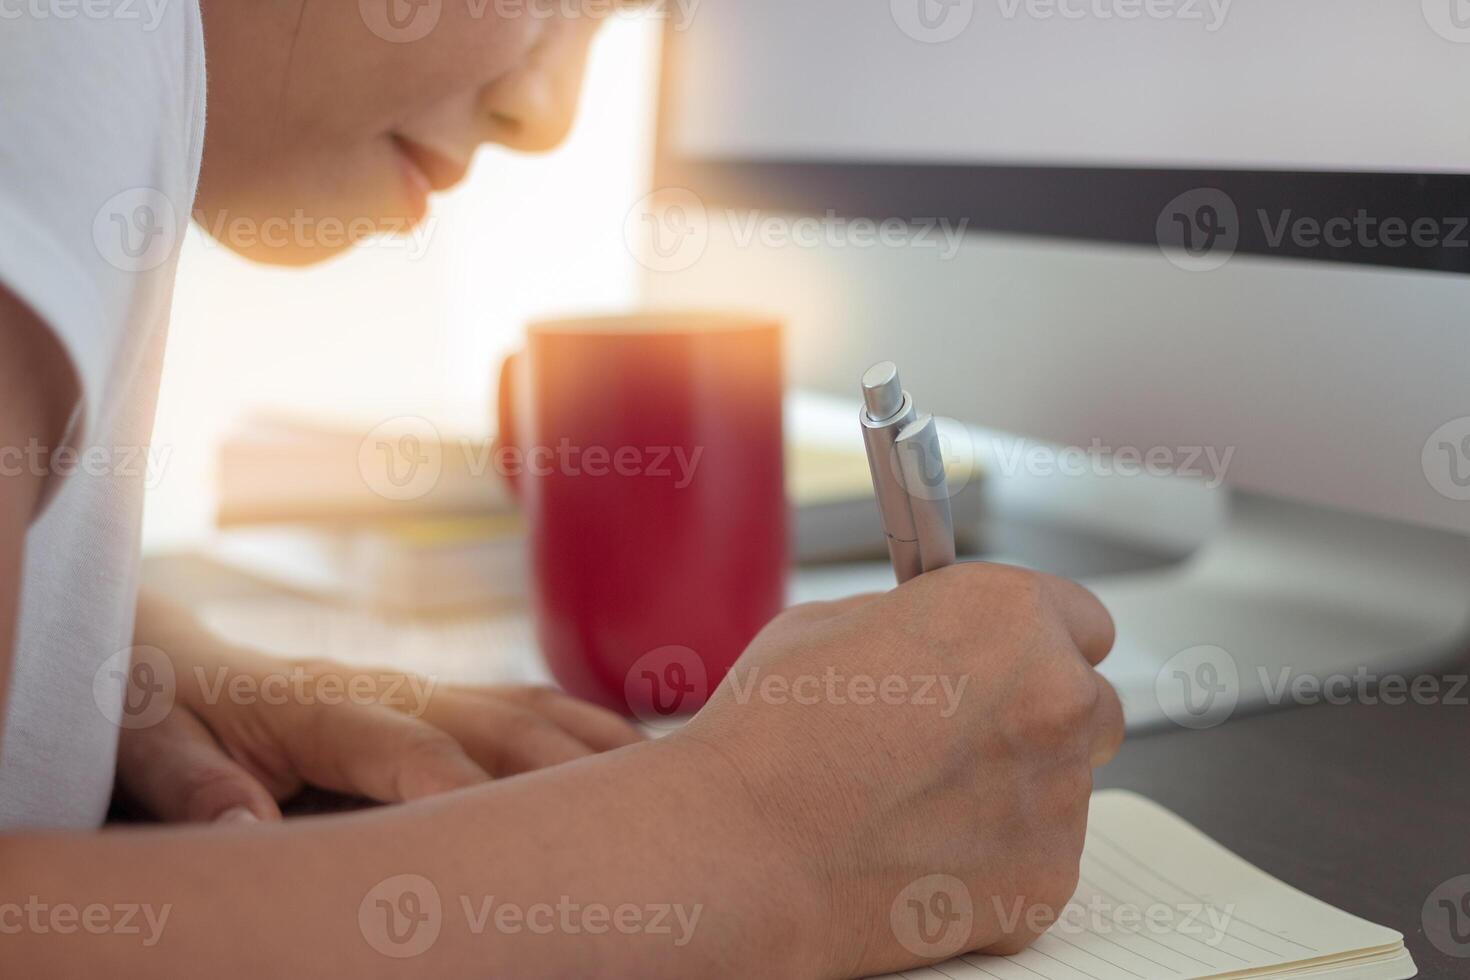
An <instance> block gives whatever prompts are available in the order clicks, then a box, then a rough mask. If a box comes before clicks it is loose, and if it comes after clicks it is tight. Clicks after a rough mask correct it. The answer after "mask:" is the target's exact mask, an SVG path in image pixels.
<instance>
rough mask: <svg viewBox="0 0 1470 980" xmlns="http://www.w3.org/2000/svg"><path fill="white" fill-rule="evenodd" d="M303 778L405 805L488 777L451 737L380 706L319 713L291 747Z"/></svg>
mask: <svg viewBox="0 0 1470 980" xmlns="http://www.w3.org/2000/svg"><path fill="white" fill-rule="evenodd" d="M287 752H288V753H289V754H290V756H291V762H292V765H293V766H294V767H295V769H296V771H297V772H298V773H299V774H300V775H301V777H302V778H303V779H305V780H306V781H307V782H310V783H312V784H314V785H316V786H320V787H321V788H323V789H329V790H332V791H333V792H336V793H349V794H354V795H357V796H365V797H367V798H368V799H372V800H377V801H378V802H380V803H403V802H407V801H408V800H417V799H421V798H422V797H425V796H433V795H435V794H438V793H447V792H450V791H452V790H456V789H462V788H464V787H466V786H474V785H476V784H479V783H484V782H488V781H489V780H490V774H489V773H487V772H486V771H485V770H484V769H483V768H481V767H480V766H479V765H478V764H477V763H476V762H475V761H474V760H473V759H471V758H470V756H469V755H468V754H467V753H466V752H465V750H464V748H463V747H462V746H461V745H460V744H459V742H457V741H455V739H454V737H453V736H451V735H449V734H448V733H447V732H444V731H441V730H440V729H438V728H436V727H435V726H433V725H431V724H429V723H428V722H426V721H422V720H420V719H418V718H414V717H412V716H410V715H404V714H400V713H398V712H397V711H394V710H393V709H391V708H384V707H382V706H380V705H352V706H343V707H342V708H341V709H340V710H334V711H331V712H321V713H319V717H318V720H317V721H315V722H314V728H313V730H312V731H311V732H309V733H308V737H305V738H299V739H293V740H291V742H290V743H289V744H288V746H287Z"/></svg>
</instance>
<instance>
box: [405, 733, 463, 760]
mask: <svg viewBox="0 0 1470 980" xmlns="http://www.w3.org/2000/svg"><path fill="white" fill-rule="evenodd" d="M402 752H403V755H404V756H405V757H406V758H407V759H410V760H413V761H417V762H426V763H433V762H439V761H441V760H444V759H447V758H452V757H453V758H457V757H458V756H460V755H461V754H463V751H462V750H461V749H460V747H459V743H458V742H456V741H455V740H454V738H453V737H452V736H450V735H449V734H447V733H446V732H443V731H440V730H439V729H437V728H434V727H433V726H431V725H415V726H413V727H411V728H409V729H408V730H407V731H406V732H405V733H404V735H403V743H402Z"/></svg>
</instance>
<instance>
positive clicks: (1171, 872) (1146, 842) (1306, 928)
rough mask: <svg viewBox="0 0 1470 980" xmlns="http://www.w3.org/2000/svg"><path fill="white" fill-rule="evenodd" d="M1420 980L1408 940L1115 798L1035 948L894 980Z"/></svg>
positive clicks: (1161, 813) (1101, 806)
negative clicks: (1068, 897) (1064, 901)
mask: <svg viewBox="0 0 1470 980" xmlns="http://www.w3.org/2000/svg"><path fill="white" fill-rule="evenodd" d="M979 901H980V899H979V898H978V897H977V898H976V899H975V902H976V903H978V902H979ZM976 911H977V914H978V911H979V910H978V909H977V910H976ZM1150 916H1151V918H1150ZM1417 972H1418V970H1417V969H1416V968H1415V966H1414V961H1413V958H1412V957H1411V956H1410V955H1409V952H1408V950H1406V949H1405V948H1404V937H1403V935H1402V934H1400V933H1398V932H1395V931H1394V930H1392V929H1388V928H1385V927H1384V926H1380V925H1374V924H1373V923H1371V922H1367V921H1365V920H1363V919H1360V918H1358V917H1357V916H1355V915H1350V914H1348V913H1347V912H1344V911H1342V910H1340V909H1336V908H1333V907H1332V906H1330V905H1328V904H1327V903H1325V902H1320V901H1318V900H1317V899H1315V898H1312V897H1311V896H1310V895H1305V894H1303V893H1301V892H1299V891H1297V890H1296V889H1295V888H1292V887H1291V886H1289V885H1287V884H1285V883H1283V882H1280V881H1277V880H1276V879H1275V878H1272V877H1271V876H1270V875H1268V874H1266V873H1265V872H1263V871H1261V870H1260V869H1258V868H1256V867H1254V866H1252V865H1251V864H1249V863H1247V862H1246V861H1243V860H1241V859H1240V858H1238V857H1236V856H1235V855H1234V854H1232V853H1230V852H1229V851H1227V850H1226V849H1225V848H1223V847H1221V846H1220V845H1219V844H1216V843H1215V842H1214V841H1212V840H1210V839H1209V838H1208V837H1206V836H1205V835H1204V834H1202V833H1200V832H1199V831H1198V830H1195V829H1194V828H1193V827H1192V826H1190V825H1189V824H1188V823H1186V822H1184V821H1183V820H1181V819H1180V818H1179V817H1177V816H1175V815H1174V814H1172V813H1170V812H1169V811H1168V810H1165V809H1164V808H1163V807H1161V806H1158V805H1157V804H1155V803H1152V802H1150V801H1148V800H1146V799H1144V798H1143V797H1141V796H1137V795H1135V794H1133V793H1126V792H1120V791H1116V790H1111V791H1105V792H1100V793H1097V794H1096V795H1094V796H1093V799H1092V813H1091V816H1090V818H1089V820H1088V829H1087V844H1086V846H1085V847H1084V848H1083V853H1082V874H1081V880H1080V883H1079V885H1078V888H1077V893H1076V895H1075V896H1073V898H1072V901H1071V903H1069V904H1068V906H1067V908H1066V910H1065V911H1064V913H1063V914H1062V916H1061V917H1060V918H1059V919H1058V921H1057V922H1056V924H1054V925H1053V926H1052V927H1051V929H1050V930H1048V931H1047V932H1046V933H1045V934H1044V935H1043V936H1042V937H1041V938H1040V939H1038V940H1037V941H1036V943H1035V944H1034V945H1033V946H1032V947H1031V948H1030V949H1027V950H1026V951H1024V952H1022V953H1020V954H1017V955H1015V956H1005V957H995V956H980V955H976V954H972V955H968V956H961V957H959V958H957V959H953V960H950V961H948V962H946V963H941V964H939V965H937V966H933V967H926V968H922V969H917V970H906V971H904V972H903V973H899V974H891V975H890V978H889V980H891V978H893V977H904V978H908V980H1199V978H1204V977H1218V978H1222V980H1223V978H1229V980H1236V978H1253V980H1254V978H1258V977H1259V978H1277V977H1283V978H1284V977H1291V978H1296V977H1302V978H1307V977H1312V978H1324V980H1326V978H1331V980H1405V978H1408V977H1412V976H1414V975H1415V974H1416V973H1417Z"/></svg>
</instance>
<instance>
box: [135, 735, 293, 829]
mask: <svg viewBox="0 0 1470 980" xmlns="http://www.w3.org/2000/svg"><path fill="white" fill-rule="evenodd" d="M117 752H118V760H117V773H118V784H119V786H120V787H121V788H122V789H123V790H124V791H125V792H126V793H127V794H128V795H129V796H131V797H132V798H133V799H134V800H136V801H137V802H138V803H140V804H141V805H142V806H144V807H146V808H147V809H148V810H149V811H150V812H151V813H153V815H154V816H156V817H157V818H158V819H160V820H163V821H165V822H169V823H215V822H229V823H235V822H239V823H254V822H257V821H262V820H269V821H275V820H280V819H281V810H280V808H279V807H278V806H277V805H276V801H275V798H274V797H273V796H271V794H270V792H269V791H268V790H267V789H266V788H265V787H264V786H262V785H261V784H260V781H259V780H257V779H256V778H255V777H254V776H252V775H250V773H248V772H246V771H245V769H244V768H243V767H241V766H240V764H239V763H237V762H235V760H233V759H231V758H230V757H229V755H228V754H226V753H225V750H224V749H222V748H221V747H220V745H219V743H218V742H217V741H215V739H214V736H213V735H212V734H210V732H209V729H208V728H206V727H205V726H204V723H203V722H201V721H200V720H199V719H198V718H196V717H195V716H194V715H193V713H191V712H188V711H174V712H171V713H170V714H169V716H168V718H167V719H165V720H164V721H162V722H160V723H159V724H157V725H154V726H153V727H151V728H147V729H139V730H135V731H125V732H123V734H122V737H121V738H120V739H119V740H118V749H117Z"/></svg>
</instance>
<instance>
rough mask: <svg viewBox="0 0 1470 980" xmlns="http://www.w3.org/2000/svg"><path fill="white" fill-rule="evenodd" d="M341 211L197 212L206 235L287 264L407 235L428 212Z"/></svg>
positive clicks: (250, 255)
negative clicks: (373, 239)
mask: <svg viewBox="0 0 1470 980" xmlns="http://www.w3.org/2000/svg"><path fill="white" fill-rule="evenodd" d="M387 210H388V209H387V208H384V209H383V211H387ZM342 213H347V209H342V208H334V209H332V211H329V212H327V213H326V214H325V215H323V216H317V215H314V214H308V213H307V212H305V211H302V210H290V209H270V210H268V211H258V212H255V213H253V214H251V215H249V216H248V217H242V216H239V215H236V216H233V217H231V216H229V213H228V212H216V213H213V214H209V213H200V214H197V215H196V216H197V217H198V223H199V225H200V226H201V228H202V229H203V230H204V232H205V233H206V234H207V235H209V236H210V237H211V238H213V239H214V240H215V241H217V242H219V243H220V244H221V245H223V246H225V247H226V248H228V249H229V250H230V251H232V252H234V253H235V254H237V255H240V256H242V257H244V258H246V259H249V260H250V261H252V262H257V263H260V264H262V265H274V266H290V267H301V266H310V265H316V264H319V263H322V262H326V261H328V260H329V259H332V258H335V257H337V256H339V255H341V254H343V253H344V252H348V251H351V250H352V249H353V248H354V247H356V246H357V245H359V244H360V243H362V242H364V241H366V240H368V239H371V238H375V237H379V236H385V235H394V234H406V233H408V232H411V231H413V230H414V229H416V228H418V227H420V226H421V225H422V224H423V223H424V220H425V218H426V216H427V212H420V213H416V214H411V215H405V216H402V217H392V216H379V215H382V213H383V212H377V213H376V214H375V216H374V217H362V216H361V215H363V214H365V213H372V212H368V211H367V210H366V209H356V210H354V211H351V212H350V213H353V214H355V215H358V216H357V217H350V218H344V217H338V215H339V214H342Z"/></svg>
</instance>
